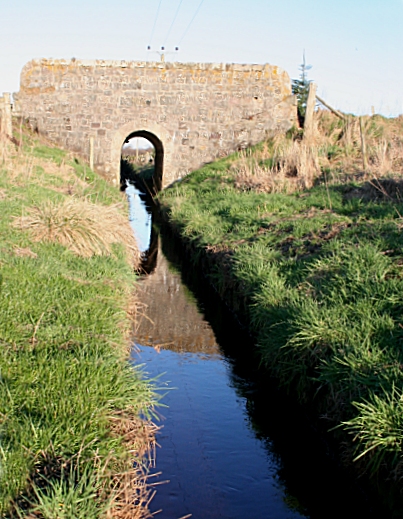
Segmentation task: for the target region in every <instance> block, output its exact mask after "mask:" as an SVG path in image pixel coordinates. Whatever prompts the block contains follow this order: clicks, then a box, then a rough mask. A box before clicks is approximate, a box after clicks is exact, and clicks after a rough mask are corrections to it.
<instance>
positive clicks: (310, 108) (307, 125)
mask: <svg viewBox="0 0 403 519" xmlns="http://www.w3.org/2000/svg"><path fill="white" fill-rule="evenodd" d="M316 88H317V87H316V85H315V83H309V93H308V100H307V102H306V112H305V122H304V140H305V139H307V140H309V139H312V137H313V113H314V110H315V101H316Z"/></svg>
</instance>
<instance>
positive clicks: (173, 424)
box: [133, 234, 379, 519]
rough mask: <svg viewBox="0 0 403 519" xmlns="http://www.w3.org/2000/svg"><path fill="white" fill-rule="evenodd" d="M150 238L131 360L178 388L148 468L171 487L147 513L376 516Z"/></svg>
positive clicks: (227, 323)
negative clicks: (152, 467)
mask: <svg viewBox="0 0 403 519" xmlns="http://www.w3.org/2000/svg"><path fill="white" fill-rule="evenodd" d="M161 242H162V250H161ZM150 243H151V245H152V246H151V248H150V249H149V250H148V251H146V252H145V254H144V258H145V261H146V262H147V261H148V260H149V259H150V258H152V262H151V265H152V268H149V267H150V263H149V264H148V267H147V270H148V271H149V272H151V274H150V275H148V276H144V277H143V278H142V280H141V281H140V283H139V284H140V289H139V290H140V291H139V295H140V299H141V301H142V302H143V303H145V304H146V305H147V309H146V311H145V312H144V315H143V317H142V318H141V319H140V320H139V321H138V323H137V325H136V328H135V330H133V337H134V340H135V342H136V344H137V345H138V351H133V358H134V359H135V360H136V362H140V363H143V364H145V366H146V367H145V369H146V371H147V372H148V373H149V374H150V376H152V377H154V376H159V377H160V379H159V380H160V381H161V384H163V382H166V383H167V385H168V386H169V387H171V388H176V389H173V390H168V391H167V394H166V395H165V397H164V400H163V402H164V404H165V405H167V406H168V407H166V408H163V409H162V411H161V412H162V414H163V419H162V422H161V424H162V425H163V429H162V432H161V433H160V435H159V437H158V443H159V444H160V446H161V448H160V449H158V453H157V466H156V470H157V471H161V472H162V475H161V476H160V478H159V481H165V480H169V483H168V484H164V485H161V486H158V487H157V494H156V497H155V498H154V500H153V502H152V510H159V509H162V510H163V511H162V513H161V517H163V518H164V519H178V518H179V517H182V516H184V515H186V514H191V517H192V519H207V518H212V519H215V518H219V517H220V518H228V519H241V518H242V519H248V518H253V519H259V518H262V519H263V518H265V519H266V518H273V519H274V518H275V519H283V518H284V519H285V518H287V519H288V518H289V519H296V518H302V517H309V518H311V519H323V518H324V517H326V518H328V519H330V518H336V517H337V518H339V517H340V516H343V515H350V516H356V517H366V519H369V518H375V517H379V514H376V513H374V514H373V513H372V511H371V507H370V506H369V505H368V503H367V502H366V500H365V498H364V496H363V495H362V494H361V490H360V488H359V487H358V485H355V484H354V485H350V483H351V482H350V481H345V478H344V474H343V473H342V472H341V471H340V469H339V467H338V466H337V463H335V462H333V461H332V460H331V459H330V460H329V457H328V456H327V455H326V450H327V446H326V445H325V444H323V445H321V444H320V441H321V438H320V435H318V434H316V431H314V430H313V429H312V428H311V426H310V424H309V419H307V417H306V416H304V413H303V411H301V409H300V408H298V406H296V405H295V404H294V403H293V402H292V401H290V400H288V399H287V398H286V397H285V396H284V395H283V394H282V393H281V391H279V389H278V388H277V387H276V385H275V384H274V383H273V381H270V380H268V378H267V376H266V375H265V374H264V373H263V372H262V371H261V370H260V369H259V363H258V359H257V358H256V357H255V356H254V351H255V349H254V345H253V343H252V342H251V339H250V337H249V336H248V335H247V333H246V332H245V331H244V330H242V329H241V328H240V327H239V326H238V324H237V323H236V322H235V321H234V318H233V316H232V315H231V314H230V313H229V312H228V310H227V309H226V308H225V306H224V305H223V304H222V303H221V301H219V299H218V298H217V297H216V296H215V295H214V293H213V292H212V291H211V289H210V288H209V286H208V284H207V283H206V282H205V281H203V279H201V278H200V274H199V272H198V271H197V270H196V269H195V268H194V266H192V264H190V263H186V261H184V257H183V255H182V256H181V257H180V256H178V254H177V252H176V249H175V247H174V246H173V238H172V237H171V236H169V237H168V238H167V239H164V237H163V236H162V239H161V240H159V239H158V236H157V235H156V234H154V236H153V237H151V238H150ZM182 254H183V253H182ZM188 287H192V290H196V291H197V298H196V297H195V296H194V292H193V291H191V290H190V289H189V288H188ZM350 486H351V488H350ZM346 510H347V513H346Z"/></svg>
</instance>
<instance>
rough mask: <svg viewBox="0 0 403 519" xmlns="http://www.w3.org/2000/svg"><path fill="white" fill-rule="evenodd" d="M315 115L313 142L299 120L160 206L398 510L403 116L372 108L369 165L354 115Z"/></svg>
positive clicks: (330, 431)
mask: <svg viewBox="0 0 403 519" xmlns="http://www.w3.org/2000/svg"><path fill="white" fill-rule="evenodd" d="M315 117H316V121H315V125H316V126H315V132H314V136H313V138H312V140H311V141H310V142H306V141H305V140H303V139H302V138H301V137H302V135H301V132H299V131H296V130H295V131H291V132H289V134H288V135H287V137H276V138H274V139H271V140H270V141H268V142H266V143H262V144H261V145H260V146H257V147H255V148H254V149H250V150H246V151H243V152H240V153H238V154H235V155H234V156H231V157H229V158H226V159H222V160H220V161H217V162H215V163H211V164H208V165H206V166H205V167H204V168H202V169H200V170H199V171H195V172H193V173H191V174H190V175H189V176H188V177H186V178H184V179H183V180H182V181H180V182H177V183H175V184H174V185H172V186H171V187H170V188H168V189H166V190H165V191H164V192H162V193H161V194H160V196H159V203H160V206H161V210H162V213H163V215H164V217H165V218H166V220H167V221H168V222H169V225H170V227H171V228H172V229H173V230H174V232H175V233H176V234H177V235H178V236H179V237H180V238H181V240H182V241H183V242H184V243H185V244H187V247H188V248H189V250H190V251H191V255H192V258H193V262H194V265H195V268H199V269H202V270H203V272H204V274H205V275H206V277H207V278H208V280H209V281H210V283H211V284H212V285H213V286H214V287H215V289H216V291H217V293H218V294H220V296H221V297H222V298H223V299H224V300H225V301H226V302H227V304H228V305H229V306H230V308H231V309H232V310H234V311H235V312H236V313H237V315H238V316H239V317H240V319H241V320H242V321H243V322H244V323H245V324H246V325H247V326H248V328H249V330H250V331H251V333H252V334H253V336H254V337H255V338H256V341H257V351H258V355H259V359H260V363H261V369H262V370H265V371H266V372H267V373H268V374H270V376H273V377H274V378H275V379H276V380H277V382H278V384H279V385H280V386H281V387H282V388H283V389H284V390H285V391H286V392H287V393H289V394H290V395H293V396H294V397H296V398H297V399H298V400H299V402H300V403H301V404H302V406H304V407H305V408H306V409H309V410H310V411H312V410H314V416H315V417H316V421H317V424H318V426H319V427H320V428H321V429H322V430H323V431H326V432H327V436H328V438H329V441H332V442H334V445H335V446H336V448H337V451H338V457H339V459H340V460H342V462H343V463H344V465H345V466H346V467H347V469H348V470H349V471H351V473H352V474H354V475H355V477H362V478H361V479H362V480H363V481H366V482H367V483H369V485H370V486H372V488H376V489H377V491H378V493H379V495H380V496H381V497H382V499H383V501H384V503H385V504H386V505H387V506H388V507H389V510H390V514H391V515H392V516H393V515H395V516H396V517H399V516H401V511H402V501H401V495H400V494H401V480H402V470H403V469H402V468H403V463H402V461H403V460H402V447H403V443H402V442H403V421H402V420H403V419H402V417H403V413H402V411H403V393H402V391H403V350H402V338H403V322H402V320H403V317H402V295H401V294H402V289H403V274H402V264H403V249H402V244H403V243H402V225H403V220H402V214H403V200H402V198H401V192H402V182H401V172H402V166H403V160H402V141H403V134H402V132H403V121H402V119H401V118H398V119H395V120H386V119H384V118H382V117H379V116H374V117H368V118H366V120H365V121H364V124H363V125H362V127H363V128H364V131H365V132H366V138H367V145H368V157H367V159H368V164H367V169H366V170H363V168H362V161H361V157H360V149H361V148H360V134H359V126H358V119H356V118H353V117H348V118H346V120H344V121H342V120H339V119H337V118H336V117H334V116H333V115H332V114H330V113H329V112H320V111H319V112H318V113H316V115H315ZM361 124H362V121H361ZM252 354H253V351H252V350H251V355H252Z"/></svg>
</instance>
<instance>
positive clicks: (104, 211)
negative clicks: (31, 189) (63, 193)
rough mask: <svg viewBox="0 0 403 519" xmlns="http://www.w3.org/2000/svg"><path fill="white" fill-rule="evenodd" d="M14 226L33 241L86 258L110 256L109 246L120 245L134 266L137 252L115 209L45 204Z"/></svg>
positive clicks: (85, 204)
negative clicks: (65, 249) (61, 246)
mask: <svg viewBox="0 0 403 519" xmlns="http://www.w3.org/2000/svg"><path fill="white" fill-rule="evenodd" d="M15 226H17V227H18V228H20V229H28V230H29V231H30V232H31V234H32V236H33V239H34V240H35V241H39V242H41V241H45V242H46V241H47V242H54V243H58V244H60V245H63V246H65V247H67V248H68V249H69V250H71V251H72V252H74V253H75V254H78V255H79V256H83V257H85V258H88V257H91V256H93V255H96V254H99V255H109V254H111V253H112V245H113V244H116V243H120V244H122V245H123V246H124V247H125V249H126V251H127V252H128V253H129V254H130V256H131V258H132V261H133V262H135V263H136V264H137V263H138V260H139V251H138V248H137V244H136V240H135V238H134V236H133V232H132V230H131V228H130V225H129V223H128V221H127V218H126V217H125V216H123V215H122V213H121V212H120V211H119V210H118V206H116V205H110V206H102V205H99V204H93V203H91V202H88V201H86V200H76V199H74V198H72V199H66V200H64V201H63V202H52V201H48V202H45V203H42V204H41V205H38V206H36V207H32V208H29V209H28V215H25V216H21V217H19V218H16V220H15Z"/></svg>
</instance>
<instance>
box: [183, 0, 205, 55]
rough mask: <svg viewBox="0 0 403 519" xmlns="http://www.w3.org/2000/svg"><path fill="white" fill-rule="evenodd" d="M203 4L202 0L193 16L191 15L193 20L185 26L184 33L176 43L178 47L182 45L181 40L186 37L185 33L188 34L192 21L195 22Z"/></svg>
mask: <svg viewBox="0 0 403 519" xmlns="http://www.w3.org/2000/svg"><path fill="white" fill-rule="evenodd" d="M203 2H204V0H201V2H200V4H199V6H198V7H197V9H196V12H195V14H194V15H193V18H192V19H191V20H190V22H189V24H188V26H187V27H186V29H185V32H184V33H183V34H182V36H181V39H180V40H179V42H178V45H180V44H181V43H182V40H183V38H184V37H185V36H186V33H187V32H188V30H189V28H190V26H191V25H192V23H193V22H194V20H195V18H196V16H197V14H198V12H199V11H200V8H201V6H202V4H203Z"/></svg>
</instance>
